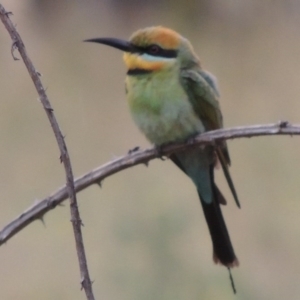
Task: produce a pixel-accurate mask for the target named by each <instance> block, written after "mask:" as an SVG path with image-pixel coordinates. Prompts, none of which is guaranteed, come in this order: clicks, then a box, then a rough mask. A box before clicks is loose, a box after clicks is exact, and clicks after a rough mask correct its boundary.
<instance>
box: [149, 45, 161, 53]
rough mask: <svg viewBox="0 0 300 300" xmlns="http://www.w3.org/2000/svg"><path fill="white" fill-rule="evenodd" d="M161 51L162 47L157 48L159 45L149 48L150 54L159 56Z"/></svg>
mask: <svg viewBox="0 0 300 300" xmlns="http://www.w3.org/2000/svg"><path fill="white" fill-rule="evenodd" d="M159 50H160V47H159V46H157V45H151V46H150V47H149V50H148V51H149V54H158V53H159Z"/></svg>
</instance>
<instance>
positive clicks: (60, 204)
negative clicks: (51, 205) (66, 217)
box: [57, 202, 65, 207]
mask: <svg viewBox="0 0 300 300" xmlns="http://www.w3.org/2000/svg"><path fill="white" fill-rule="evenodd" d="M57 206H61V207H64V206H65V205H64V204H63V203H62V202H61V203H58V204H57Z"/></svg>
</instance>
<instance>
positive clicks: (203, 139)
mask: <svg viewBox="0 0 300 300" xmlns="http://www.w3.org/2000/svg"><path fill="white" fill-rule="evenodd" d="M265 135H291V136H292V135H300V124H299V125H292V124H289V123H288V122H284V121H280V122H278V123H275V124H266V125H254V126H245V127H235V128H228V129H219V130H214V131H209V132H206V133H203V134H200V135H198V136H196V137H194V138H192V139H190V140H188V141H187V142H186V143H181V144H173V145H168V146H165V147H162V149H161V152H160V153H157V150H156V149H155V148H150V149H147V150H143V151H142V150H138V151H134V152H130V153H129V154H128V155H126V156H123V157H120V158H118V159H115V160H113V161H111V162H108V163H106V164H104V165H102V166H100V167H98V168H96V169H94V170H92V171H90V172H88V173H86V174H84V175H82V176H81V177H79V178H77V179H76V180H75V190H76V192H80V191H82V190H83V189H85V188H87V187H89V186H90V185H92V184H99V183H101V181H102V180H103V179H104V178H106V177H109V176H111V175H113V174H115V173H117V172H120V171H122V170H124V169H127V168H130V167H133V166H135V165H138V164H148V162H149V161H150V160H152V159H154V158H157V157H159V156H160V155H161V154H163V155H165V156H168V155H169V154H171V153H173V152H175V151H180V150H183V149H185V148H188V147H197V146H199V145H203V144H209V143H215V142H217V141H220V140H228V139H236V138H246V137H247V138H250V137H255V136H265ZM67 198H68V193H67V188H66V187H65V186H64V187H61V188H60V189H59V190H57V191H56V192H54V193H53V194H51V195H50V196H48V197H47V198H45V199H43V200H41V201H40V202H38V203H35V204H34V205H32V206H31V207H30V208H28V209H27V210H26V211H24V212H23V213H22V214H21V215H19V216H18V217H17V218H15V219H14V220H13V221H11V222H10V223H9V224H7V225H6V226H5V227H4V228H3V229H2V230H1V231H0V245H2V244H3V243H5V242H7V241H8V240H9V239H10V238H11V237H12V236H14V235H15V234H16V233H18V232H19V231H20V230H22V229H23V228H25V227H26V226H27V225H29V224H30V223H31V222H33V221H34V220H39V219H41V218H42V217H43V216H44V215H45V214H46V213H47V212H48V211H50V210H51V209H53V208H55V207H56V206H57V205H59V204H60V203H62V202H63V201H64V200H66V199H67Z"/></svg>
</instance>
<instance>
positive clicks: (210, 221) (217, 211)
mask: <svg viewBox="0 0 300 300" xmlns="http://www.w3.org/2000/svg"><path fill="white" fill-rule="evenodd" d="M213 171H214V170H213V167H211V169H210V174H211V183H212V184H213V187H212V189H213V201H212V202H210V203H207V202H206V201H204V199H201V195H200V192H199V191H198V194H199V197H200V200H201V204H202V208H203V212H204V216H205V219H206V222H207V225H208V228H209V232H210V236H211V239H212V243H213V260H214V262H215V263H217V264H222V265H224V266H226V267H228V268H233V267H236V266H238V265H239V261H238V259H237V257H236V256H235V253H234V250H233V246H232V244H231V241H230V237H229V234H228V231H227V227H226V224H225V221H224V218H223V215H222V211H221V207H220V204H224V202H225V199H224V197H223V195H222V193H221V192H220V191H219V189H218V188H217V186H216V185H215V184H214V178H213V177H214V176H213ZM225 204H226V202H225Z"/></svg>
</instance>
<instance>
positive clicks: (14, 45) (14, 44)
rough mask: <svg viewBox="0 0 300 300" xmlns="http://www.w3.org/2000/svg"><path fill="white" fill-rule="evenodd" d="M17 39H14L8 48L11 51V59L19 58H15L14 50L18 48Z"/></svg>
mask: <svg viewBox="0 0 300 300" xmlns="http://www.w3.org/2000/svg"><path fill="white" fill-rule="evenodd" d="M17 44H18V41H14V42H13V43H12V45H11V49H10V52H11V55H12V57H13V59H14V60H20V59H19V58H17V57H16V56H15V53H14V52H15V50H16V49H18V45H17Z"/></svg>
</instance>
